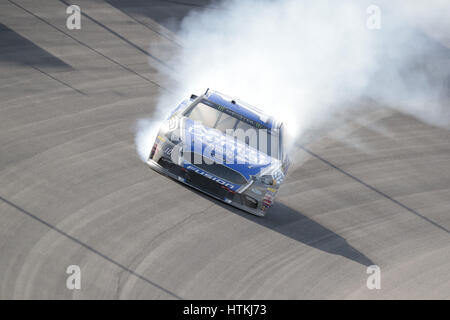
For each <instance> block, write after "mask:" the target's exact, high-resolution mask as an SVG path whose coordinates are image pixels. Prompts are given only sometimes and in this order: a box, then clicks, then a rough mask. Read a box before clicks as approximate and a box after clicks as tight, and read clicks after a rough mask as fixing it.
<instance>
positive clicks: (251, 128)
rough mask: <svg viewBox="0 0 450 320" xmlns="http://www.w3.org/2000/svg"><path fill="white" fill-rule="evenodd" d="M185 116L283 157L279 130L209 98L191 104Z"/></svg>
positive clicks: (261, 149)
mask: <svg viewBox="0 0 450 320" xmlns="http://www.w3.org/2000/svg"><path fill="white" fill-rule="evenodd" d="M184 116H185V117H188V118H189V119H191V120H194V121H197V122H200V123H201V124H202V125H204V126H205V127H209V128H214V129H217V130H219V131H221V132H223V133H225V134H227V135H228V136H232V137H234V138H235V139H237V140H238V141H241V142H243V143H245V144H246V145H248V146H251V147H253V148H255V149H257V150H258V151H261V152H264V153H265V154H267V155H269V156H272V157H274V158H277V159H280V158H281V150H279V142H280V139H279V134H278V130H271V129H269V128H266V127H263V126H262V125H261V124H260V123H256V122H255V121H254V120H251V119H247V118H245V117H243V116H242V115H240V114H237V113H235V112H234V111H232V110H228V109H226V108H224V107H221V106H219V105H216V104H214V103H212V102H210V101H207V100H201V101H199V102H198V103H197V104H195V105H192V106H190V107H189V108H188V109H187V110H186V112H185V113H184Z"/></svg>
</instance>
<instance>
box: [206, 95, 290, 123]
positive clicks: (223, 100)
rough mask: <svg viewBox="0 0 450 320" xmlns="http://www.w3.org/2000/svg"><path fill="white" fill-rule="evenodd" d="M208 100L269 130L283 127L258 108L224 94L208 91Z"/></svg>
mask: <svg viewBox="0 0 450 320" xmlns="http://www.w3.org/2000/svg"><path fill="white" fill-rule="evenodd" d="M205 98H207V100H209V101H211V102H214V103H216V104H218V105H220V106H222V107H225V108H227V109H230V110H232V111H233V112H236V113H238V114H241V115H243V116H244V117H246V118H248V119H251V120H253V121H255V122H257V123H259V124H261V125H263V126H265V127H267V128H268V129H276V128H279V127H280V126H281V123H279V122H277V121H276V120H275V119H274V118H273V117H270V116H268V115H266V114H264V113H263V112H262V111H261V110H259V109H258V108H255V107H253V106H251V105H249V104H247V103H245V102H242V101H239V100H237V99H233V98H231V97H229V96H226V95H224V94H222V93H219V92H217V91H213V90H209V89H208V90H207V91H206V94H205Z"/></svg>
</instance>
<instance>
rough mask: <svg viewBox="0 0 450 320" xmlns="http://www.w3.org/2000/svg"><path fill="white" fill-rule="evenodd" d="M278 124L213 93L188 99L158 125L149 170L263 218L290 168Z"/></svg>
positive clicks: (237, 102)
mask: <svg viewBox="0 0 450 320" xmlns="http://www.w3.org/2000/svg"><path fill="white" fill-rule="evenodd" d="M283 139H284V127H283V124H282V123H281V122H279V121H277V120H275V119H274V118H273V117H270V116H267V115H266V114H264V113H263V112H262V111H261V110H259V109H257V108H255V107H253V106H250V105H248V104H246V103H244V102H242V101H239V100H237V99H233V98H231V97H229V96H227V95H224V94H222V93H219V92H217V91H213V90H210V89H208V90H206V92H205V93H204V94H202V95H199V96H197V95H194V94H193V95H191V97H190V98H189V99H186V100H184V101H182V102H181V103H180V104H179V105H178V107H177V108H175V109H174V110H173V111H172V113H171V114H170V116H169V117H168V118H167V119H166V120H165V121H164V122H163V123H162V125H161V127H160V128H159V132H158V134H157V137H156V139H155V142H154V144H153V146H152V149H151V152H150V155H149V157H148V160H147V164H148V166H149V167H150V168H152V169H154V170H156V171H158V172H159V173H162V174H164V175H166V176H169V177H171V178H173V179H176V180H178V181H180V182H182V183H185V184H187V185H189V186H190V187H193V188H195V189H197V190H199V191H201V192H203V193H206V194H208V195H209V196H212V197H214V198H216V199H218V200H220V201H223V202H225V203H227V204H230V205H232V206H234V207H237V208H239V209H241V210H243V211H246V212H248V213H251V214H254V215H257V216H265V214H266V212H267V210H268V209H269V208H270V207H271V206H272V204H273V201H274V197H275V194H276V193H277V191H278V189H279V187H280V185H281V184H282V182H283V180H284V179H285V176H286V174H287V170H288V167H289V158H288V155H287V154H286V152H285V143H284V141H283Z"/></svg>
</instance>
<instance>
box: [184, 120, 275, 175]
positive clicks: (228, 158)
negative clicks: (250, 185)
mask: <svg viewBox="0 0 450 320" xmlns="http://www.w3.org/2000/svg"><path fill="white" fill-rule="evenodd" d="M180 130H181V132H183V134H182V135H181V140H182V142H183V152H194V153H197V154H201V155H203V159H205V161H209V162H208V163H212V162H213V161H215V162H216V163H219V164H221V165H223V166H225V167H227V168H230V169H232V170H234V171H236V172H239V173H240V174H241V175H242V176H243V177H245V179H246V180H247V181H249V180H250V179H251V176H256V175H259V174H260V173H261V172H266V171H269V170H270V169H271V168H274V167H279V166H281V162H280V161H279V160H278V159H275V158H272V157H270V156H268V155H267V154H265V153H264V152H260V151H258V150H257V149H256V148H252V147H250V146H248V145H246V144H244V143H242V142H240V141H235V139H234V138H233V137H230V136H228V135H226V134H224V133H223V132H221V131H219V130H217V129H212V128H208V127H205V126H203V125H201V124H200V123H198V122H194V121H193V120H191V119H189V118H184V121H181V123H180ZM185 162H186V161H185ZM192 164H193V165H194V166H195V163H192ZM186 165H191V163H189V162H187V163H186ZM199 167H200V166H199ZM203 168H204V166H203Z"/></svg>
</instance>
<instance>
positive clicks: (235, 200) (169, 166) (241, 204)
mask: <svg viewBox="0 0 450 320" xmlns="http://www.w3.org/2000/svg"><path fill="white" fill-rule="evenodd" d="M161 159H162V161H163V162H161ZM161 159H160V161H159V162H160V163H157V162H155V161H154V160H152V159H149V160H148V161H147V165H148V166H149V167H150V168H152V169H153V170H155V171H157V172H159V173H161V174H164V175H166V176H168V177H171V178H172V179H175V180H177V181H180V182H182V183H184V184H186V185H188V186H190V187H192V188H194V189H196V190H198V191H201V192H203V193H205V194H207V195H209V196H211V197H213V198H215V199H217V200H220V201H222V202H224V203H227V204H230V205H232V206H234V207H236V208H238V209H240V210H243V211H246V212H248V213H251V214H253V215H256V216H259V217H263V216H265V214H266V211H263V210H261V209H258V208H250V207H249V206H247V205H245V200H243V196H242V195H241V194H238V193H233V192H230V191H229V190H226V189H223V190H220V189H218V188H219V187H218V186H217V183H215V182H213V181H210V180H209V179H207V178H204V177H202V176H200V175H198V174H197V173H195V172H193V171H188V170H187V169H185V168H182V167H180V166H178V165H176V164H174V163H172V162H170V161H168V160H166V159H164V158H161ZM203 179H206V180H203ZM213 184H214V185H213ZM208 186H210V188H208ZM211 190H214V192H212V191H211ZM258 203H259V201H258Z"/></svg>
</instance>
